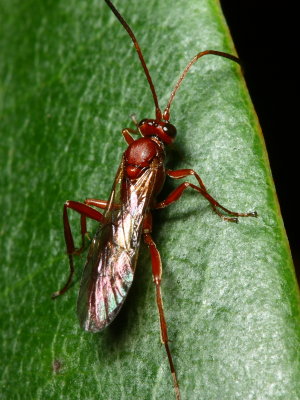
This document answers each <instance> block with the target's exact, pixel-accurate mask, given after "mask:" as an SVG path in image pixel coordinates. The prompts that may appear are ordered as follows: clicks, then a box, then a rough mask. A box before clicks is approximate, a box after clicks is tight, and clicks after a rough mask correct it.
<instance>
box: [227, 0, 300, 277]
mask: <svg viewBox="0 0 300 400" xmlns="http://www.w3.org/2000/svg"><path fill="white" fill-rule="evenodd" d="M221 5H222V9H223V13H224V15H225V18H226V20H227V23H228V25H229V28H230V31H231V35H232V37H233V41H234V43H235V46H236V49H237V52H238V55H239V57H240V59H241V60H242V64H243V68H244V74H245V79H246V82H247V86H248V89H249V91H250V95H251V98H252V101H253V103H254V107H255V110H256V112H257V114H258V118H259V120H260V124H261V127H262V131H263V134H264V138H265V141H266V145H267V149H268V153H269V159H270V164H271V169H272V174H273V178H274V181H275V185H276V190H277V195H278V198H279V203H280V207H281V212H282V216H283V220H284V224H285V228H286V230H287V234H288V238H289V242H290V246H291V250H292V255H293V259H294V263H295V267H296V272H297V275H298V282H300V252H299V239H298V232H297V231H298V221H299V215H300V207H299V205H300V204H299V199H300V196H299V194H298V192H299V190H298V187H299V183H298V182H299V179H298V170H299V167H298V166H299V162H298V160H299V158H300V154H299V150H298V143H297V141H298V140H297V139H298V138H297V136H298V132H299V127H298V115H299V106H300V102H299V98H298V97H296V94H297V89H296V82H297V84H298V79H297V78H298V73H299V72H298V70H299V68H298V65H299V61H298V60H297V58H298V55H297V48H298V49H299V41H300V37H299V34H298V36H297V34H296V32H293V31H294V30H295V31H296V29H295V28H297V24H298V25H300V23H299V22H298V23H296V22H295V19H296V18H295V17H296V15H298V14H299V13H298V12H297V11H296V10H295V9H293V8H292V7H293V5H292V3H288V2H287V3H284V2H283V3H282V2H278V4H277V5H276V2H274V1H266V0H261V1H257V0H251V1H249V0H236V1H235V0H221ZM297 86H298V85H297ZM296 105H297V109H296ZM296 119H297V123H296Z"/></svg>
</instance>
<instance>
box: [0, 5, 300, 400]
mask: <svg viewBox="0 0 300 400" xmlns="http://www.w3.org/2000/svg"><path fill="white" fill-rule="evenodd" d="M125 4H126V5H125ZM116 6H117V7H118V8H119V9H120V12H121V13H122V14H123V15H124V17H125V19H126V20H127V21H128V23H129V24H130V26H131V27H132V28H133V30H134V32H135V34H136V36H137V38H138V40H139V42H140V45H141V47H142V49H143V51H144V56H145V59H146V62H147V63H148V66H149V69H150V72H151V74H152V78H153V81H154V83H155V85H156V89H157V92H158V96H159V100H160V104H161V106H162V107H163V106H165V104H166V102H167V99H168V97H169V94H170V92H171V90H172V88H173V86H174V84H175V82H176V80H177V79H178V77H179V74H180V73H181V71H182V70H183V69H184V67H185V65H186V64H187V62H188V61H189V60H190V59H191V58H192V57H193V56H194V55H195V54H196V53H198V52H199V51H201V50H206V49H215V50H220V51H227V52H230V53H234V48H233V45H232V42H231V39H230V35H229V32H228V29H227V27H226V24H225V22H224V19H223V16H222V14H221V11H220V6H219V3H218V2H217V1H216V0H198V1H195V0H194V1H189V2H185V1H176V2H174V1H171V0H165V1H158V0H148V1H147V2H140V1H137V0H130V1H129V0H128V1H126V3H125V2H121V1H120V0H118V1H117V0H116ZM0 15H1V18H2V21H1V27H2V29H1V31H2V34H1V38H0V43H1V64H0V65H1V77H2V79H1V81H2V83H1V103H0V104H1V106H0V107H1V122H0V123H1V132H0V134H1V154H0V156H1V158H0V162H1V178H0V179H1V249H0V251H1V259H2V262H1V272H2V275H3V276H2V277H1V280H0V282H1V327H2V329H1V332H2V338H1V342H2V350H1V395H2V398H5V399H19V398H22V399H35V400H36V399H64V400H65V399H72V400H74V399H103V400H107V399H113V400H117V399H124V400H125V399H174V392H173V387H172V378H171V375H170V372H169V367H168V363H167V358H166V354H165V351H164V348H163V346H161V345H160V337H159V323H158V317H157V311H156V305H155V292H154V286H153V283H152V278H151V263H150V257H149V255H148V251H147V249H146V248H145V247H144V246H142V248H141V251H140V258H139V263H138V266H137V273H136V279H135V282H134V285H133V287H132V289H131V291H130V294H129V297H128V300H127V301H126V304H125V306H124V308H123V310H122V312H121V313H120V315H119V316H118V318H117V319H116V321H115V322H114V323H113V324H112V325H111V326H110V327H109V328H107V329H106V330H105V331H103V332H101V333H98V334H91V333H86V332H83V331H81V330H80V328H79V325H78V321H77V317H76V296H77V291H78V284H79V280H80V274H81V272H82V268H83V264H84V256H83V257H80V258H78V259H77V260H76V271H77V272H76V282H75V284H74V285H73V287H72V289H71V290H70V291H69V292H67V294H65V295H64V296H62V297H61V298H59V299H57V300H56V301H52V300H51V298H50V296H51V293H52V292H54V291H55V290H57V289H58V288H60V287H61V286H62V285H63V283H64V282H65V280H66V278H67V274H68V262H67V257H66V255H65V254H64V253H65V246H64V239H63V230H62V220H61V213H62V205H63V203H64V201H65V200H67V199H73V200H83V199H85V198H86V197H95V198H102V199H107V198H108V196H109V192H110V188H111V184H112V182H113V178H114V174H115V172H116V170H117V167H118V164H119V160H120V159H121V154H122V152H123V151H124V149H125V148H126V145H125V144H124V141H123V139H122V137H121V134H120V132H121V129H122V128H124V127H127V126H131V127H132V122H131V120H130V115H131V114H132V113H136V114H137V118H138V119H142V118H147V117H148V118H152V117H154V107H153V102H152V98H151V94H150V91H149V87H148V84H147V81H146V79H145V76H144V74H143V71H142V69H141V67H140V64H139V60H138V57H137V55H136V53H135V51H134V48H133V45H132V43H131V40H130V38H129V37H128V35H127V34H126V32H125V31H124V29H123V28H122V26H121V25H120V24H119V23H118V22H117V20H116V19H115V17H114V16H113V15H112V13H111V12H110V10H109V8H108V7H107V6H106V5H105V3H104V2H101V1H93V2H89V1H81V2H78V1H75V0H69V1H64V2H59V1H46V0H45V1H43V2H41V1H36V0H31V1H30V0H23V1H19V0H9V1H8V0H2V1H1V4H0ZM171 122H172V123H174V124H175V125H176V127H177V129H178V139H177V141H176V145H175V146H174V147H173V149H171V152H170V154H171V156H170V160H169V165H170V166H171V167H172V168H173V169H179V168H193V169H195V170H196V171H197V172H199V174H200V175H201V177H202V179H203V181H204V182H205V184H206V186H207V188H208V191H209V192H210V194H211V195H212V196H214V197H215V198H216V199H218V201H219V202H220V203H222V204H223V205H225V206H226V207H229V208H231V209H234V210H237V211H241V212H244V211H253V210H256V211H257V212H258V214H259V217H258V218H257V219H255V218H245V219H242V218H241V219H240V223H239V224H232V223H226V222H224V221H222V220H221V219H220V218H218V217H217V216H216V215H215V214H214V213H213V212H212V211H211V209H210V207H209V204H208V203H207V201H206V200H205V199H204V198H202V197H201V196H199V195H198V194H197V193H194V192H193V191H192V190H190V191H187V192H186V193H185V194H184V195H183V197H182V198H181V199H180V201H178V202H177V203H176V204H174V205H173V206H172V207H169V208H168V209H165V210H161V211H159V212H155V213H154V216H155V228H154V233H153V235H154V238H155V241H156V243H157V245H158V248H159V250H160V252H161V257H162V261H163V268H164V273H163V295H164V307H165V312H166V317H167V321H168V328H169V336H170V339H171V340H172V341H171V342H170V347H171V350H172V354H173V357H174V363H175V366H176V369H177V373H178V378H179V382H180V387H181V391H182V398H183V399H196V400H198V399H209V400H211V399H215V400H219V399H222V400H223V399H228V400H232V399H241V400H246V399H249V400H250V399H258V398H259V399H272V400H274V399H284V400H294V399H296V398H300V384H299V382H300V376H299V326H300V325H299V320H300V318H299V294H298V291H297V290H298V289H297V286H296V281H295V275H294V270H293V266H292V261H291V255H290V251H289V246H288V242H287V238H286V234H285V231H284V227H283V223H282V219H281V216H280V210H279V206H278V203H277V199H276V194H275V189H274V184H273V181H272V177H271V172H270V168H269V164H268V158H267V154H266V150H265V146H264V141H263V137H262V134H261V132H260V128H259V125H258V121H257V118H256V114H255V111H254V110H253V107H252V105H251V101H250V99H249V95H248V92H247V89H246V86H245V83H244V81H243V77H242V74H241V70H240V67H239V66H238V65H236V64H234V63H233V62H231V61H229V60H226V59H222V58H219V57H214V56H207V57H204V58H203V59H201V60H199V62H198V63H197V64H196V65H195V66H194V67H193V68H192V70H191V71H190V72H189V74H188V76H187V77H186V79H185V81H184V83H183V84H182V87H181V88H180V90H179V91H178V93H177V95H176V97H175V100H174V103H173V106H172V109H171ZM191 181H193V180H192V179H191ZM177 184H178V181H175V182H171V180H168V182H167V185H166V189H164V192H163V195H162V196H166V195H167V193H168V192H169V191H170V190H172V189H173V188H174V187H175V186H176V185H177ZM78 219H79V218H78V215H74V216H72V226H73V231H74V232H75V231H77V228H78V229H79V221H78ZM89 229H90V230H92V231H93V230H94V229H95V225H93V224H92V225H91V226H90V228H89ZM75 237H76V241H77V243H78V244H79V239H80V237H79V235H78V234H76V235H75Z"/></svg>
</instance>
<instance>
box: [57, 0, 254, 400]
mask: <svg viewBox="0 0 300 400" xmlns="http://www.w3.org/2000/svg"><path fill="white" fill-rule="evenodd" d="M105 2H106V3H107V4H108V6H109V7H110V8H111V10H112V11H113V13H114V14H115V16H116V17H117V18H118V20H119V21H120V22H121V24H122V25H123V27H124V28H125V29H126V31H127V32H128V34H129V36H130V37H131V39H132V41H133V43H134V45H135V48H136V51H137V53H138V55H139V58H140V61H141V64H142V67H143V69H144V72H145V75H146V77H147V80H148V83H149V86H150V89H151V92H152V96H153V101H154V104H155V111H156V117H155V119H144V120H142V121H141V122H139V123H137V121H136V120H135V119H134V118H133V121H134V123H135V125H136V129H124V130H123V131H122V134H123V136H124V139H125V140H126V142H127V144H128V148H127V150H126V151H125V152H124V154H123V158H122V161H121V164H120V166H119V169H118V172H117V175H116V179H115V181H114V184H113V188H112V192H111V195H110V198H109V200H108V201H105V200H99V199H86V200H85V201H84V203H80V202H77V201H67V202H66V203H65V205H64V210H63V222H64V235H65V242H66V247H67V253H68V256H69V264H70V275H69V278H68V280H67V282H66V284H65V285H64V287H63V288H62V289H60V290H59V291H57V292H55V293H54V294H53V296H52V297H53V298H56V297H57V296H59V295H61V294H63V293H64V292H66V291H67V289H68V288H69V287H70V283H71V281H72V277H73V273H74V265H73V255H74V254H80V253H81V252H82V251H83V249H84V242H85V236H86V234H87V228H86V218H91V219H93V220H96V221H99V222H100V226H99V229H98V231H97V233H96V234H95V236H94V238H93V241H92V244H91V246H90V250H89V253H88V257H87V261H86V264H85V268H84V272H83V276H82V280H81V286H80V291H79V296H78V302H77V313H78V318H79V321H80V324H81V326H82V328H83V329H85V330H87V331H91V332H98V331H100V330H102V329H104V328H105V327H106V326H107V325H109V324H110V323H111V322H112V321H113V320H114V318H115V317H116V315H117V314H118V312H119V310H120V308H121V307H122V305H123V303H124V301H125V299H126V296H127V294H128V291H129V289H130V287H131V284H132V281H133V276H134V270H135V266H136V261H137V257H138V249H139V246H140V241H141V239H143V241H144V243H145V244H146V245H147V246H148V248H149V251H150V255H151V262H152V274H153V281H154V284H155V290H156V303H157V307H158V311H159V320H160V330H161V340H162V343H163V344H164V346H165V349H166V353H167V356H168V361H169V365H170V369H171V374H172V377H173V384H174V389H175V396H176V400H179V399H180V390H179V384H178V380H177V376H176V372H175V367H174V363H173V359H172V356H171V351H170V348H169V339H168V332H167V324H166V319H165V314H164V309H163V303H162V294H161V277H162V263H161V259H160V255H159V252H158V250H157V248H156V245H155V243H154V241H153V239H152V236H151V231H152V216H151V210H152V209H159V208H164V207H167V206H168V205H170V204H172V203H173V202H175V201H176V200H178V199H179V198H180V197H181V195H182V194H183V192H184V191H185V190H186V189H187V188H191V189H193V190H195V191H197V192H198V193H200V194H201V195H202V196H204V197H205V198H206V199H207V200H208V201H209V202H210V204H211V206H212V209H213V211H214V212H215V213H216V214H218V215H219V216H220V217H221V218H223V220H225V221H231V222H237V217H239V216H241V217H249V216H252V217H255V216H257V214H256V212H250V213H239V212H235V211H231V210H229V209H227V208H225V207H223V206H222V205H221V204H220V203H218V202H217V201H216V200H215V199H214V198H213V197H212V196H211V195H210V194H209V193H208V192H207V190H206V187H205V185H204V183H203V181H202V180H201V178H200V176H199V175H198V174H197V173H196V172H195V171H194V170H192V169H181V170H177V171H172V170H168V169H165V164H164V163H165V145H168V144H170V143H172V142H173V141H174V139H175V136H176V128H175V126H174V125H172V124H170V122H169V120H170V106H171V103H172V101H173V99H174V96H175V93H176V92H177V90H178V88H179V86H180V84H181V82H182V81H183V79H184V77H185V76H186V74H187V72H188V71H189V69H190V68H191V66H192V65H193V64H194V63H195V62H196V61H197V60H198V59H199V58H200V57H202V56H205V55H208V54H212V55H217V56H221V57H225V58H228V59H231V60H233V61H235V62H239V60H238V59H237V58H236V57H235V56H232V55H230V54H227V53H223V52H220V51H216V50H206V51H203V52H200V53H198V54H197V55H196V56H195V57H194V58H193V59H192V60H191V61H190V62H189V63H188V64H187V66H186V68H185V69H184V71H183V73H182V75H181V76H180V78H179V80H178V82H177V84H176V85H175V88H174V90H173V91H172V93H171V96H170V99H169V101H168V103H167V106H166V108H165V110H164V112H163V113H162V112H161V110H160V107H159V105H158V100H157V95H156V92H155V88H154V85H153V82H152V79H151V76H150V74H149V71H148V68H147V66H146V63H145V60H144V57H143V54H142V52H141V49H140V47H139V44H138V42H137V40H136V38H135V36H134V34H133V32H132V30H131V28H130V27H129V26H128V24H127V23H126V22H125V20H124V19H123V17H122V16H121V15H120V14H119V12H118V11H117V10H116V8H115V7H114V6H113V4H112V3H111V1H110V0H105ZM131 134H140V135H141V136H142V137H141V138H139V139H137V140H134V139H133V137H132V136H131ZM166 176H168V177H171V178H173V179H181V178H185V177H187V176H194V177H195V178H196V180H197V182H196V183H197V184H196V185H195V184H192V183H190V182H183V183H181V184H180V185H179V186H178V187H177V188H175V189H174V190H173V192H171V193H170V194H169V195H168V196H167V197H166V199H165V200H163V201H160V202H157V200H156V197H157V195H158V193H159V192H160V191H161V189H162V186H163V184H164V182H165V179H166ZM93 207H97V208H100V209H104V213H103V214H102V213H100V212H99V211H97V210H95V209H94V208H93ZM68 209H72V210H75V211H77V212H78V213H79V214H80V215H81V235H82V246H81V247H80V248H79V249H76V248H75V246H74V241H73V236H72V232H71V228H70V223H69V218H68ZM224 214H225V215H224Z"/></svg>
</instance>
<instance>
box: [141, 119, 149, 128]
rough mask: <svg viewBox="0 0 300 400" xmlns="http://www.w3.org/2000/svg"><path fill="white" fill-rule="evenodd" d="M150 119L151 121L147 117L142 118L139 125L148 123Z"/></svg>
mask: <svg viewBox="0 0 300 400" xmlns="http://www.w3.org/2000/svg"><path fill="white" fill-rule="evenodd" d="M148 121H149V120H148V119H147V118H145V119H142V120H141V121H140V122H139V126H142V125H144V124H146V123H147V122H148Z"/></svg>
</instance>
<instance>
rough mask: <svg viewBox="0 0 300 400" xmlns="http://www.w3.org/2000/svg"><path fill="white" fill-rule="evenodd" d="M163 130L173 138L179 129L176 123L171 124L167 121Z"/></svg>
mask: <svg viewBox="0 0 300 400" xmlns="http://www.w3.org/2000/svg"><path fill="white" fill-rule="evenodd" d="M163 131H164V132H165V133H166V134H167V135H168V136H170V137H171V138H175V136H176V133H177V130H176V128H175V126H174V125H172V124H169V123H168V122H167V123H165V125H164V126H163Z"/></svg>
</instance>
